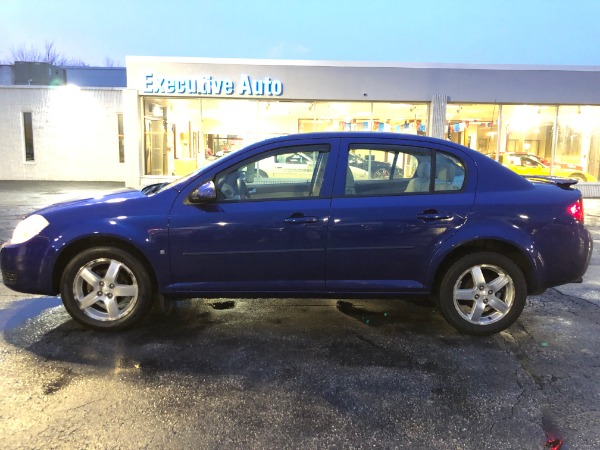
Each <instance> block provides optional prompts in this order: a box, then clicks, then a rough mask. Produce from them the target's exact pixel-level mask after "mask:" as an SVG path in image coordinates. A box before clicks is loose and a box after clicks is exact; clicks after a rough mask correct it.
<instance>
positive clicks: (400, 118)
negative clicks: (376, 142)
mask: <svg viewBox="0 0 600 450" xmlns="http://www.w3.org/2000/svg"><path fill="white" fill-rule="evenodd" d="M428 114H429V109H428V105H427V104H424V103H419V104H409V103H373V126H372V129H373V130H374V131H391V132H393V133H405V134H419V135H422V136H424V135H425V134H427V118H428Z"/></svg>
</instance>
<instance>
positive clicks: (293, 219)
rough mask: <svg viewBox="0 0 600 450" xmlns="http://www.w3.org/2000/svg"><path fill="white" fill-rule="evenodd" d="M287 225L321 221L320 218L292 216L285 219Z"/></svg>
mask: <svg viewBox="0 0 600 450" xmlns="http://www.w3.org/2000/svg"><path fill="white" fill-rule="evenodd" d="M283 221H284V222H285V223H315V222H318V221H319V218H318V217H314V216H304V215H295V214H292V215H291V216H290V217H288V218H287V219H283Z"/></svg>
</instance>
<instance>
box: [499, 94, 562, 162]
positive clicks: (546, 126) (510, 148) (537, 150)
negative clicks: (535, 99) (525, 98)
mask: <svg viewBox="0 0 600 450" xmlns="http://www.w3.org/2000/svg"><path fill="white" fill-rule="evenodd" d="M555 120H556V107H555V106H547V105H546V106H544V105H505V106H503V107H502V131H503V133H502V135H503V136H504V137H505V138H504V140H503V142H502V146H501V148H500V151H501V152H507V153H527V154H530V155H534V156H537V157H538V158H540V159H542V160H548V161H550V160H551V159H552V145H553V143H552V139H553V130H554V122H555Z"/></svg>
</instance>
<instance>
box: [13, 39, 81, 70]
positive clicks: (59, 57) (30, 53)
mask: <svg viewBox="0 0 600 450" xmlns="http://www.w3.org/2000/svg"><path fill="white" fill-rule="evenodd" d="M16 61H25V62H45V63H49V64H52V65H54V66H87V65H88V64H87V63H86V62H85V61H84V60H82V59H80V58H69V57H67V56H65V55H63V54H61V53H60V52H59V51H58V50H57V49H56V47H55V46H54V42H51V41H47V42H46V43H45V45H44V50H42V51H40V50H39V49H37V48H35V47H34V46H33V45H30V46H29V47H27V45H25V44H21V45H20V46H18V47H11V48H10V54H9V57H8V60H7V61H6V62H7V63H9V64H14V63H15V62H16Z"/></svg>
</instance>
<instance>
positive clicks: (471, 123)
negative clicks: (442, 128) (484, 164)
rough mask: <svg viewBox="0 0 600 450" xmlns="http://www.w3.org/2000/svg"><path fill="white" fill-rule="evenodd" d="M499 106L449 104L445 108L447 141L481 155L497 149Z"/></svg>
mask: <svg viewBox="0 0 600 450" xmlns="http://www.w3.org/2000/svg"><path fill="white" fill-rule="evenodd" d="M499 114H500V106H499V105H488V104H468V103H460V104H458V103H451V104H448V105H447V108H446V126H447V127H448V140H450V141H452V142H456V143H457V144H462V145H464V146H466V147H469V148H472V149H474V150H477V151H479V152H481V153H485V154H492V153H495V152H496V149H497V147H498V116H499Z"/></svg>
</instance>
